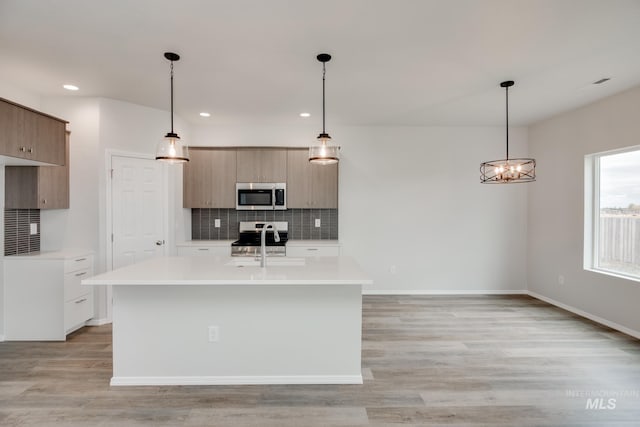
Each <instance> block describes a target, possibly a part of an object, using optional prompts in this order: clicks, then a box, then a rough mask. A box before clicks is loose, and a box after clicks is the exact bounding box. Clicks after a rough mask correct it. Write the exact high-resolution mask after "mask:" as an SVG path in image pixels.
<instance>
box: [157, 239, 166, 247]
mask: <svg viewBox="0 0 640 427" xmlns="http://www.w3.org/2000/svg"><path fill="white" fill-rule="evenodd" d="M162 245H164V240H156V246H162Z"/></svg>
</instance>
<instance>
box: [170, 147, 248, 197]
mask: <svg viewBox="0 0 640 427" xmlns="http://www.w3.org/2000/svg"><path fill="white" fill-rule="evenodd" d="M189 155H190V161H189V162H187V163H185V165H184V169H183V173H184V175H183V185H184V187H183V206H184V207H185V208H235V206H236V196H235V188H236V187H235V185H236V150H235V149H227V148H195V147H191V148H190V149H189Z"/></svg>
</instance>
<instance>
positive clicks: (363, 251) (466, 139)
mask: <svg viewBox="0 0 640 427" xmlns="http://www.w3.org/2000/svg"><path fill="white" fill-rule="evenodd" d="M316 128H317V126H315V127H314V126H313V125H312V124H309V125H305V126H300V127H296V128H278V127H268V128H266V127H262V128H261V127H256V126H243V127H237V128H235V129H233V128H214V127H196V128H194V132H193V134H194V141H193V142H195V144H196V145H253V146H260V145H266V146H268V145H272V146H274V145H275V146H307V145H308V144H309V143H311V142H313V141H314V139H315V136H316V133H317V129H316ZM329 131H330V134H331V136H332V137H333V138H334V141H335V142H336V143H337V144H338V145H340V146H341V156H342V159H341V161H340V200H339V220H340V224H339V227H340V230H339V235H340V242H341V243H342V251H343V254H345V255H350V256H354V257H355V258H356V259H357V260H358V262H359V263H360V265H361V266H362V267H363V268H364V269H365V270H366V271H367V272H368V273H369V274H370V275H371V276H372V278H373V280H374V285H373V286H372V287H370V288H369V289H368V291H375V292H385V291H388V292H398V291H400V292H403V291H408V292H416V293H421V292H437V291H443V292H456V291H460V292H462V291H470V292H481V291H493V292H500V291H507V290H516V291H523V290H525V289H526V236H527V231H526V227H527V206H526V204H527V191H528V186H527V185H522V184H515V185H481V184H480V183H479V176H480V172H479V167H480V163H481V162H482V161H487V160H493V159H496V158H502V157H504V154H505V153H504V149H505V148H504V142H505V141H504V128H501V127H497V128H477V127H459V128H438V127H392V128H389V127H344V128H335V129H329ZM511 152H512V153H516V154H517V155H519V156H525V155H527V133H526V130H525V129H516V130H512V132H511ZM185 212H188V211H185ZM186 221H187V220H185V222H186ZM187 229H188V228H187ZM392 266H395V271H396V272H395V273H392V272H391V271H390V270H391V269H392Z"/></svg>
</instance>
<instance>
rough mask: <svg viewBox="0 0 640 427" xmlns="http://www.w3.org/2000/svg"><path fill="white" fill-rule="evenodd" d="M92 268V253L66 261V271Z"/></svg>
mask: <svg viewBox="0 0 640 427" xmlns="http://www.w3.org/2000/svg"><path fill="white" fill-rule="evenodd" d="M90 268H91V255H85V256H79V257H76V258H71V259H67V260H65V262H64V272H65V273H71V272H72V271H78V270H86V269H90Z"/></svg>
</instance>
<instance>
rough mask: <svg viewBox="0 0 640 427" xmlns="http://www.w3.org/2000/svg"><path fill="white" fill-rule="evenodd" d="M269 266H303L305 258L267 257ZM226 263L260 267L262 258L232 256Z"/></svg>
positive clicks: (236, 265) (233, 265)
mask: <svg viewBox="0 0 640 427" xmlns="http://www.w3.org/2000/svg"><path fill="white" fill-rule="evenodd" d="M266 264H267V267H301V266H304V265H305V260H304V258H289V257H273V258H267V259H266ZM225 265H227V266H230V267H260V260H259V259H255V258H252V257H238V258H232V259H231V261H229V262H227V263H226V264H225Z"/></svg>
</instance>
